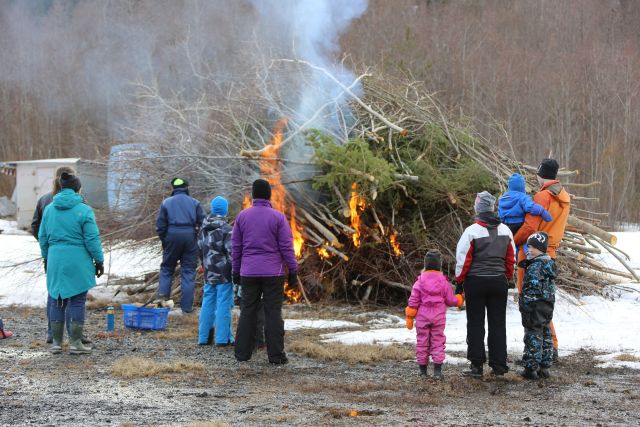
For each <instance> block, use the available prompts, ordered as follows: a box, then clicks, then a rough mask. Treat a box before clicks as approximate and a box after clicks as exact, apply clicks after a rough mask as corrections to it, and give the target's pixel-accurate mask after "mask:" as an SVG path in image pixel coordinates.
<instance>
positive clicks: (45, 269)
mask: <svg viewBox="0 0 640 427" xmlns="http://www.w3.org/2000/svg"><path fill="white" fill-rule="evenodd" d="M42 262H44V272H45V273H46V272H47V260H46V259H43V260H42Z"/></svg>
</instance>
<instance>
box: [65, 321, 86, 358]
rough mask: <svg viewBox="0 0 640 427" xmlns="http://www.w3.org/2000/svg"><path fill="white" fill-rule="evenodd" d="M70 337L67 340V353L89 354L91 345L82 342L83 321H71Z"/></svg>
mask: <svg viewBox="0 0 640 427" xmlns="http://www.w3.org/2000/svg"><path fill="white" fill-rule="evenodd" d="M70 329H71V338H70V340H69V353H71V354H89V353H91V347H89V346H86V345H84V344H82V330H83V329H84V323H81V322H74V321H73V320H72V321H71V328H70Z"/></svg>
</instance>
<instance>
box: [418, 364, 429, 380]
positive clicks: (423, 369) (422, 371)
mask: <svg viewBox="0 0 640 427" xmlns="http://www.w3.org/2000/svg"><path fill="white" fill-rule="evenodd" d="M418 367H419V368H420V375H422V376H423V377H426V376H427V365H418Z"/></svg>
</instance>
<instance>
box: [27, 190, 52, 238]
mask: <svg viewBox="0 0 640 427" xmlns="http://www.w3.org/2000/svg"><path fill="white" fill-rule="evenodd" d="M51 202H53V193H47V194H45V195H43V196H42V197H40V198H39V199H38V203H37V204H36V210H35V211H34V212H33V219H32V220H31V234H33V237H35V238H36V240H38V232H39V231H40V223H41V222H42V214H43V213H44V208H46V207H47V206H48V205H49V204H50V203H51Z"/></svg>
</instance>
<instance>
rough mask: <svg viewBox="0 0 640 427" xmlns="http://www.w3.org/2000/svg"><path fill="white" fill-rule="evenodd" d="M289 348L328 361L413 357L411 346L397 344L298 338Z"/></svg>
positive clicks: (365, 360)
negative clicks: (349, 342)
mask: <svg viewBox="0 0 640 427" xmlns="http://www.w3.org/2000/svg"><path fill="white" fill-rule="evenodd" d="M289 349H290V350H291V351H293V352H294V353H297V354H300V355H302V356H305V357H310V358H312V359H319V360H324V361H328V362H331V361H342V362H347V363H373V362H380V361H384V360H396V361H404V360H411V359H414V358H415V351H414V350H413V348H411V347H409V346H397V345H386V346H383V345H370V344H356V345H344V344H337V343H318V342H315V341H311V340H308V339H300V340H297V341H294V342H292V343H291V345H290V346H289Z"/></svg>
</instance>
